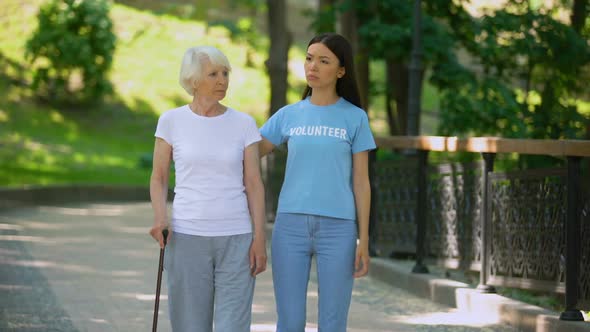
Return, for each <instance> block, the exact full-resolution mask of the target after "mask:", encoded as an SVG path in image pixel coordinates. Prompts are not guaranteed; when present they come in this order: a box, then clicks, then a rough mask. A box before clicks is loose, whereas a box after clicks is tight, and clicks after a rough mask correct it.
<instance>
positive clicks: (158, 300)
mask: <svg viewBox="0 0 590 332" xmlns="http://www.w3.org/2000/svg"><path fill="white" fill-rule="evenodd" d="M162 236H164V248H161V249H160V263H159V264H158V281H157V282H156V303H155V305H154V322H153V324H152V331H153V332H156V330H157V328H158V307H159V306H160V285H161V284H162V271H163V270H164V250H166V238H167V237H168V230H167V229H164V230H163V231H162Z"/></svg>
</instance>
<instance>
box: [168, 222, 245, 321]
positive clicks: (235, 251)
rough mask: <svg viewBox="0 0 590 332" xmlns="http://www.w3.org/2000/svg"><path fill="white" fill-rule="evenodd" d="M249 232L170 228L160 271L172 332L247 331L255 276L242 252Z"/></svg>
mask: <svg viewBox="0 0 590 332" xmlns="http://www.w3.org/2000/svg"><path fill="white" fill-rule="evenodd" d="M251 243H252V234H251V233H248V234H239V235H230V236H215V237H209V236H195V235H187V234H181V233H174V234H173V235H172V238H171V241H170V243H169V244H168V245H167V246H166V253H165V258H164V270H165V271H166V278H167V279H166V280H167V285H168V307H169V314H170V323H171V325H172V330H173V331H174V332H211V331H212V330H213V329H212V327H213V325H214V326H215V331H216V332H242V331H243V332H249V331H250V322H251V318H252V297H253V295H254V281H255V278H254V277H252V275H251V274H250V261H249V258H248V252H249V249H250V244H251Z"/></svg>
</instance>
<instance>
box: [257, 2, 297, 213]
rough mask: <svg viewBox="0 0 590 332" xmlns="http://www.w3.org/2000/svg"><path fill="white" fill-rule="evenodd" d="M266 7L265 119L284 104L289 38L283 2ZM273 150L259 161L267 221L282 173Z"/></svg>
mask: <svg viewBox="0 0 590 332" xmlns="http://www.w3.org/2000/svg"><path fill="white" fill-rule="evenodd" d="M267 6H268V35H269V37H270V49H269V51H268V54H269V56H268V59H267V60H266V69H267V70H268V76H269V80H270V108H269V117H270V116H272V115H273V114H274V113H275V112H276V111H278V110H279V108H281V107H283V106H285V105H286V104H287V87H288V82H287V78H288V61H289V48H290V47H291V40H292V36H291V33H290V32H289V30H288V28H287V4H286V0H267ZM275 150H277V151H276V152H274V153H271V154H269V155H267V156H266V157H265V158H263V160H262V169H263V174H264V177H265V179H264V181H265V183H266V195H265V197H266V200H265V201H266V202H265V203H266V216H267V220H268V221H274V217H275V210H276V207H277V201H278V195H279V191H280V187H281V183H282V182H283V179H282V176H283V175H282V174H283V173H282V172H283V169H282V168H284V161H285V160H286V157H285V156H286V154H285V153H284V151H282V150H279V149H275Z"/></svg>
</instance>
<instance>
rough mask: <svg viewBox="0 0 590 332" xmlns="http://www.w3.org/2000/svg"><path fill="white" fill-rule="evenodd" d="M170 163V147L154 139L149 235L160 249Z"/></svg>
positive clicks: (165, 225)
mask: <svg viewBox="0 0 590 332" xmlns="http://www.w3.org/2000/svg"><path fill="white" fill-rule="evenodd" d="M171 161H172V146H170V144H168V143H167V142H166V141H165V140H163V139H161V138H156V143H155V144H154V160H153V166H152V176H151V177H150V198H151V202H152V209H153V211H154V225H153V226H152V228H151V229H150V235H151V236H152V237H153V238H154V239H156V241H158V242H159V243H160V248H163V247H164V239H163V236H162V230H163V229H164V228H167V227H168V217H167V213H166V212H167V208H166V202H167V200H168V179H169V177H170V163H171ZM170 235H171V234H170ZM170 235H168V236H170Z"/></svg>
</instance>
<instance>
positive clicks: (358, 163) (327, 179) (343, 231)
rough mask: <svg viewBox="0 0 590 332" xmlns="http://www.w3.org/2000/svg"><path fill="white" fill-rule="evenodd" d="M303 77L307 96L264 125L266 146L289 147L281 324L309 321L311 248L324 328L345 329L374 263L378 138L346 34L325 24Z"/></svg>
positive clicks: (282, 219)
mask: <svg viewBox="0 0 590 332" xmlns="http://www.w3.org/2000/svg"><path fill="white" fill-rule="evenodd" d="M305 77H306V79H307V88H306V89H305V91H304V93H303V99H302V100H301V101H299V102H297V103H295V104H291V105H287V106H285V107H283V108H281V109H280V110H278V111H277V112H276V113H275V114H274V115H273V116H272V117H271V118H270V119H269V120H268V121H267V122H266V123H265V124H264V126H263V127H262V128H261V130H260V132H261V134H262V136H263V140H262V142H261V146H260V151H261V155H265V154H267V153H269V152H270V151H272V149H273V148H274V147H275V146H277V145H280V144H282V143H285V142H286V143H287V146H288V156H287V166H286V171H285V179H284V182H283V186H282V189H281V193H280V196H279V204H278V211H277V217H276V220H275V224H274V228H273V235H272V244H271V246H272V247H271V253H272V255H271V257H272V274H273V281H274V290H275V298H276V305H277V314H278V322H277V332H303V331H304V329H305V324H306V297H307V285H308V281H309V272H310V265H311V260H312V256H315V258H316V262H317V273H318V287H319V315H318V317H319V322H318V323H319V330H320V331H323V332H345V331H346V326H347V319H348V309H349V306H350V300H351V295H352V288H353V281H354V278H355V277H362V276H364V275H366V274H367V272H368V269H369V208H370V201H371V191H370V183H369V174H368V151H369V150H371V149H374V148H375V141H374V139H373V135H372V133H371V130H370V128H369V121H368V117H367V114H366V112H364V111H363V110H362V109H361V108H360V97H359V94H358V89H357V83H356V80H355V75H354V66H353V54H352V48H351V46H350V44H349V43H348V41H347V40H346V39H345V38H344V37H342V36H341V35H338V34H335V33H327V34H321V35H318V36H316V37H314V38H313V39H312V40H311V41H310V42H309V44H308V47H307V56H306V59H305ZM357 239H358V244H357Z"/></svg>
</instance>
